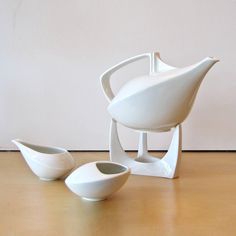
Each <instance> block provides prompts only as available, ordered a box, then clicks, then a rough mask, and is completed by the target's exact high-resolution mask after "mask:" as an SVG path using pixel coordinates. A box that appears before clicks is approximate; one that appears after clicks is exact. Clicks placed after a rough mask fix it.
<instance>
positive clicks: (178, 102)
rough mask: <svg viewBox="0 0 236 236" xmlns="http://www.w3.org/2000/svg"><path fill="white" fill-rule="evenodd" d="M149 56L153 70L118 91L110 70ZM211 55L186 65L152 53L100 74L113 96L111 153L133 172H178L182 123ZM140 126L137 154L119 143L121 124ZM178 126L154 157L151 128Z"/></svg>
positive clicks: (169, 175)
mask: <svg viewBox="0 0 236 236" xmlns="http://www.w3.org/2000/svg"><path fill="white" fill-rule="evenodd" d="M144 58H148V59H149V60H150V73H149V75H145V76H141V77H138V78H134V79H132V80H131V81H130V82H128V83H126V84H125V85H124V86H123V87H122V88H121V89H120V91H119V92H118V94H117V95H116V96H115V95H114V94H113V92H112V89H111V87H110V78H111V75H112V74H113V73H114V72H115V71H117V70H118V69H120V68H121V67H123V66H126V65H128V64H129V63H131V62H135V61H137V60H140V59H144ZM217 61H218V60H216V59H215V58H212V57H207V58H205V59H203V60H202V61H200V62H198V63H196V64H193V65H191V66H187V67H184V68H175V67H173V66H170V65H168V64H166V63H164V62H163V61H162V60H161V58H160V55H159V53H147V54H142V55H139V56H136V57H132V58H130V59H127V60H125V61H123V62H121V63H119V64H117V65H116V66H113V67H112V68H110V69H109V70H107V71H106V72H104V73H103V74H102V76H101V83H102V87H103V91H104V93H105V96H106V97H107V99H108V101H109V102H110V104H109V107H108V112H109V113H110V115H111V117H112V122H111V134H110V157H111V160H112V161H116V162H118V163H122V164H124V165H127V166H129V167H130V168H131V170H132V173H133V174H141V175H153V176H161V177H167V178H174V177H177V176H178V168H177V166H178V162H179V158H180V154H181V138H182V137H181V123H182V122H183V121H184V120H185V119H186V117H187V116H188V114H189V112H190V110H191V108H192V106H193V103H194V100H195V97H196V94H197V91H198V89H199V86H200V84H201V82H202V80H203V78H204V77H205V75H206V73H207V72H208V70H209V69H210V68H211V67H212V66H213V65H214V64H215V63H216V62H217ZM117 122H118V123H121V124H122V125H124V126H126V127H129V128H131V129H134V130H137V131H140V144H139V151H138V158H137V159H136V160H132V159H130V158H129V157H128V156H127V155H126V153H125V152H124V150H123V148H122V147H121V145H120V141H119V137H118V134H117V124H116V123H117ZM171 128H175V131H174V135H173V139H172V143H171V145H170V148H169V151H168V153H167V154H166V156H165V157H164V158H162V159H157V158H153V157H151V156H150V155H149V154H148V151H147V132H165V131H169V130H170V129H171Z"/></svg>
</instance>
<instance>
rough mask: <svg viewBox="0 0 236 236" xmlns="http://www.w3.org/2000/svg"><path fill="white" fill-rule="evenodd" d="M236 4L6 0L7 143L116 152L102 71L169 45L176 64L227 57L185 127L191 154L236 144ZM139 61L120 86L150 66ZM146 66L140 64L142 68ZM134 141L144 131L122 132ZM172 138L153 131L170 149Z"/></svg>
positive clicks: (0, 11)
mask: <svg viewBox="0 0 236 236" xmlns="http://www.w3.org/2000/svg"><path fill="white" fill-rule="evenodd" d="M235 45H236V0H178V1H170V0H70V1H66V0H0V108H1V116H0V148H1V149H14V148H15V147H14V146H13V145H12V144H11V142H10V140H11V139H13V138H16V137H18V138H21V139H24V140H28V141H30V142H33V143H39V144H47V145H57V146H62V147H65V148H68V149H78V150H103V149H107V148H108V132H109V131H108V129H109V121H110V118H109V115H108V113H107V112H106V107H107V105H108V104H107V101H106V99H105V97H104V95H103V93H102V90H101V87H100V84H99V75H100V74H101V73H102V72H103V71H104V70H106V69H107V68H109V67H110V66H112V65H114V64H116V63H117V62H119V61H121V60H123V59H126V58H128V57H131V56H134V55H136V54H140V53H144V52H150V51H160V52H161V55H162V57H163V59H164V60H165V61H167V62H169V63H170V64H172V65H174V66H186V65H189V64H192V63H195V62H197V61H199V60H201V59H203V58H204V57H206V56H208V55H210V56H215V57H217V58H219V59H220V60H221V62H220V63H218V64H216V65H215V66H214V68H213V69H212V70H211V71H210V72H209V73H208V75H207V77H206V79H205V80H204V82H203V84H202V86H201V88H200V91H199V94H198V97H197V99H196V102H195V106H194V107H193V110H192V112H191V114H190V116H189V117H188V119H187V120H186V121H185V122H184V124H183V135H184V136H183V149H185V150H235V149H236V122H235V121H236V92H235V91H236V46H235ZM145 66H147V65H146V64H145V63H142V62H138V63H137V64H136V65H133V66H130V67H129V68H128V69H127V70H124V71H123V72H119V73H117V75H116V76H115V77H114V87H115V88H116V89H117V88H118V87H119V86H120V85H121V83H123V82H125V81H126V80H128V79H129V78H131V77H132V76H134V75H136V74H140V73H144V72H145V71H147V68H146V67H145ZM137 68H138V70H136V69H137ZM121 137H122V140H123V142H124V147H125V148H127V149H135V148H136V142H137V138H138V137H137V134H136V133H133V132H131V131H129V130H127V129H124V128H122V129H121ZM169 141H170V134H161V135H160V134H157V135H154V134H152V135H151V137H150V140H149V145H150V148H151V149H166V148H167V146H168V144H169Z"/></svg>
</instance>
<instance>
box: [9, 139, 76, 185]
mask: <svg viewBox="0 0 236 236" xmlns="http://www.w3.org/2000/svg"><path fill="white" fill-rule="evenodd" d="M12 142H13V143H14V144H15V145H16V146H17V147H18V148H19V149H20V151H21V154H22V155H23V157H24V159H25V161H26V162H27V164H28V165H29V167H30V169H31V170H32V171H33V172H34V174H35V175H37V176H38V177H39V178H40V179H41V180H46V181H50V180H55V179H59V178H61V177H63V176H65V175H66V174H68V173H69V172H70V171H71V170H72V169H73V168H74V166H75V161H74V159H73V157H72V156H71V155H70V153H69V152H68V151H67V150H65V149H63V148H57V147H47V146H38V145H34V144H30V143H26V142H23V141H21V140H19V139H15V140H12Z"/></svg>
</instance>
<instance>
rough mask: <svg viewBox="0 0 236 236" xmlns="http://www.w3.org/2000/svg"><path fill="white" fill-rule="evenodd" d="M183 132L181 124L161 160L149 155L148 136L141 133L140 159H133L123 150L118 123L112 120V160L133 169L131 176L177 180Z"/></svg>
mask: <svg viewBox="0 0 236 236" xmlns="http://www.w3.org/2000/svg"><path fill="white" fill-rule="evenodd" d="M181 132H182V130H181V124H179V125H178V126H176V127H175V131H174V134H173V138H172V141H171V144H170V147H169V150H168V152H167V153H166V154H165V156H164V157H163V158H161V159H159V158H157V157H152V156H150V155H149V154H148V151H147V134H146V133H141V134H140V143H139V150H138V157H137V158H136V159H133V158H131V157H129V156H128V155H127V154H126V152H125V151H124V149H123V148H122V146H121V144H120V140H119V136H118V131H117V122H116V121H115V120H112V121H111V127H110V159H111V160H112V161H114V162H118V163H121V164H123V165H126V166H128V167H129V168H130V169H131V174H135V175H148V176H157V177H164V178H176V177H178V174H179V165H180V159H181V148H182V143H181V141H182V133H181Z"/></svg>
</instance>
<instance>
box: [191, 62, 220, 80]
mask: <svg viewBox="0 0 236 236" xmlns="http://www.w3.org/2000/svg"><path fill="white" fill-rule="evenodd" d="M218 61H219V60H218V59H216V58H214V57H206V58H205V59H203V60H202V61H200V62H198V63H196V64H195V65H193V71H195V73H196V74H195V75H196V77H198V78H199V79H200V80H201V79H203V78H204V77H205V75H206V74H207V72H208V71H209V70H210V69H211V67H212V66H213V65H214V64H215V63H217V62H218Z"/></svg>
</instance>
